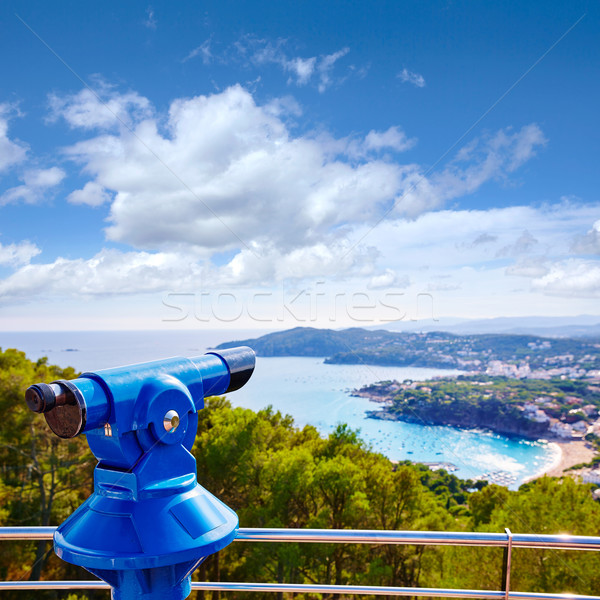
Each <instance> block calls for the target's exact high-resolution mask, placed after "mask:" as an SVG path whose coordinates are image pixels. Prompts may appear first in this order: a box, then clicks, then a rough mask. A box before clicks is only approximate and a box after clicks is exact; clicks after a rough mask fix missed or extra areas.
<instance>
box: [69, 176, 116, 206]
mask: <svg viewBox="0 0 600 600" xmlns="http://www.w3.org/2000/svg"><path fill="white" fill-rule="evenodd" d="M111 199H112V196H111V195H110V194H109V193H108V192H107V191H106V190H105V189H104V188H103V187H102V186H101V185H98V184H97V183H96V182H95V181H88V182H87V183H86V184H85V185H84V186H83V189H81V190H75V191H74V192H71V193H70V194H69V195H68V196H67V200H68V201H69V202H70V203H71V204H87V205H88V206H100V205H102V204H105V203H107V202H110V201H111Z"/></svg>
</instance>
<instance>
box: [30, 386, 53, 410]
mask: <svg viewBox="0 0 600 600" xmlns="http://www.w3.org/2000/svg"><path fill="white" fill-rule="evenodd" d="M25 402H27V406H28V407H29V410H32V411H33V412H36V413H45V412H48V411H49V410H52V409H53V408H54V407H55V406H56V393H55V391H54V389H53V386H51V385H48V384H47V383H36V384H34V385H31V386H29V387H28V388H27V391H26V392H25Z"/></svg>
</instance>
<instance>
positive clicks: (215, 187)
mask: <svg viewBox="0 0 600 600" xmlns="http://www.w3.org/2000/svg"><path fill="white" fill-rule="evenodd" d="M78 97H80V96H78ZM84 100H85V99H84ZM141 104H143V105H145V103H144V102H143V101H142V102H141ZM70 106H71V105H70ZM71 107H72V109H73V111H74V114H80V112H81V111H80V110H79V108H78V107H77V106H76V105H72V106H71ZM285 108H286V107H285V105H283V104H281V105H279V106H278V107H277V110H273V103H271V104H269V105H268V106H266V107H261V106H258V105H257V104H256V103H255V101H254V99H253V98H252V96H251V95H250V94H249V93H248V92H247V91H246V90H244V89H243V88H241V87H240V86H234V87H231V88H229V89H227V90H225V91H224V92H222V93H219V94H213V95H211V96H198V97H195V98H190V99H183V100H176V101H174V102H173V103H172V105H171V108H170V110H169V115H168V119H167V121H166V127H165V130H166V131H168V133H169V135H168V137H164V136H163V135H161V133H159V127H158V123H157V121H156V120H155V119H146V120H145V121H143V122H142V123H139V124H138V125H137V126H136V129H135V135H131V134H130V133H129V132H127V131H121V132H120V133H119V134H118V135H103V136H100V137H95V138H91V139H89V140H87V141H83V142H80V143H78V144H76V145H75V146H72V147H71V148H69V149H67V154H68V155H69V156H71V157H72V158H74V159H76V160H77V161H79V162H80V163H81V164H82V165H83V167H84V169H85V170H86V172H88V173H90V174H91V175H92V176H94V182H95V183H96V184H97V186H98V187H97V188H95V189H96V190H99V189H105V190H109V191H111V192H115V196H114V200H113V202H112V205H111V212H110V225H109V227H108V230H107V234H108V237H109V239H111V240H115V241H119V242H124V243H128V244H132V245H135V246H138V247H141V248H146V249H150V250H155V249H159V248H161V249H168V248H173V247H181V246H187V247H190V248H195V249H196V250H201V249H204V250H207V249H208V250H219V249H227V248H235V247H238V248H239V247H243V244H241V243H240V240H242V241H243V242H244V244H245V245H247V246H249V245H251V243H258V244H259V245H261V246H265V245H266V244H267V242H268V243H273V244H275V246H276V247H278V248H280V249H282V250H283V251H285V252H288V251H289V250H291V249H294V248H301V247H304V246H314V244H316V243H319V242H323V241H325V243H328V242H327V240H328V238H329V236H331V235H332V234H333V232H334V231H338V232H339V231H340V227H344V226H352V224H359V223H368V222H375V221H376V220H377V219H379V218H380V217H381V216H382V215H383V214H384V212H385V207H387V206H389V205H390V203H391V202H392V201H393V200H394V199H395V198H398V197H400V199H399V201H398V207H397V210H396V211H395V213H394V214H393V215H392V218H398V217H400V216H403V215H409V216H411V217H416V216H418V215H419V214H421V213H423V212H425V211H428V210H433V209H435V208H439V207H440V206H441V205H442V204H443V203H444V201H446V200H449V199H453V198H457V197H460V196H462V195H464V194H467V193H471V192H473V191H475V190H476V189H478V188H479V187H480V186H481V185H482V184H483V183H485V182H486V181H489V180H490V179H494V178H496V177H502V176H506V174H507V172H508V171H509V170H510V169H512V165H513V164H514V163H515V156H514V155H515V149H516V148H518V149H519V151H518V152H519V156H520V158H519V160H524V158H523V156H524V155H525V154H524V153H523V150H522V149H523V147H524V145H525V146H527V144H524V143H523V139H524V138H525V139H527V140H529V142H528V144H529V145H528V147H529V148H530V151H529V152H528V156H531V155H532V154H533V147H534V145H535V141H536V140H539V135H537V134H536V135H533V136H532V135H531V132H532V131H533V132H537V131H539V129H537V127H536V126H529V127H525V128H523V129H522V130H521V131H519V132H516V133H506V132H504V131H501V132H500V133H499V134H497V135H496V136H494V137H492V138H491V139H488V140H486V141H485V142H480V144H479V145H478V146H477V147H476V148H474V149H473V150H471V153H470V157H469V160H468V159H467V157H463V160H462V162H461V163H460V164H459V163H452V164H451V165H450V166H448V167H447V168H446V169H444V170H443V171H441V172H440V173H437V174H433V175H432V176H430V177H429V179H428V178H427V177H424V176H423V174H422V173H421V170H420V168H419V167H418V166H417V165H400V164H397V163H395V162H390V161H389V160H382V159H379V158H377V156H376V154H372V155H371V156H370V157H367V158H364V157H363V159H362V160H359V161H358V163H355V164H353V162H352V161H350V160H348V157H352V158H354V159H356V158H357V156H360V154H361V152H362V153H364V152H365V148H367V149H371V151H372V152H373V153H375V152H376V150H377V149H385V148H386V147H392V148H396V149H400V148H403V147H406V146H407V144H409V143H412V142H409V141H408V140H407V138H406V137H405V135H404V134H403V133H402V132H401V131H400V130H399V129H398V128H395V127H392V128H390V129H388V130H387V131H385V132H383V133H378V132H373V131H372V132H370V133H369V134H368V135H367V136H366V138H365V140H362V141H361V140H358V141H357V140H353V141H352V143H350V142H348V140H336V139H334V138H331V137H329V138H328V141H326V142H323V141H322V139H321V138H311V137H308V136H301V137H294V136H293V135H292V133H291V132H290V130H289V129H288V127H287V125H286V123H285V121H284V120H283V118H284V117H285V114H284V112H283V111H285ZM87 122H88V121H85V122H84V124H83V126H87ZM140 140H143V144H141V143H140ZM148 148H151V149H152V152H150V151H149V150H148ZM357 148H358V149H359V150H357ZM333 149H335V152H333V151H332V150H333ZM153 153H154V154H156V155H158V156H159V157H162V160H163V161H164V163H163V164H161V162H159V161H158V160H157V158H156V156H154V155H153ZM336 153H337V154H336ZM334 154H336V155H335V156H334ZM165 165H168V168H166V166H165ZM174 174H176V176H175V175H174ZM419 180H420V181H419ZM417 181H419V185H418V186H417V187H416V188H415V189H414V190H411V189H410V188H411V185H412V183H413V182H415V183H416V182H417ZM404 190H406V193H405V196H404V197H402V192H403V191H404ZM78 196H79V195H76V196H75V197H78ZM79 197H80V196H79ZM98 201H99V199H98ZM232 232H234V233H235V235H232Z"/></svg>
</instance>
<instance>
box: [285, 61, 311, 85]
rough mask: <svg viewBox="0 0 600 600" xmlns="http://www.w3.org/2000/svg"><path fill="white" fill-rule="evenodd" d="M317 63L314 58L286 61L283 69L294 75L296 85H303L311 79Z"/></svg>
mask: <svg viewBox="0 0 600 600" xmlns="http://www.w3.org/2000/svg"><path fill="white" fill-rule="evenodd" d="M316 62H317V58H316V56H312V57H311V58H300V57H296V58H292V59H290V60H286V61H285V63H284V67H285V69H287V70H288V71H292V73H294V75H296V82H297V83H298V85H305V84H306V83H308V80H309V79H310V78H311V77H312V74H313V73H314V70H315V64H316Z"/></svg>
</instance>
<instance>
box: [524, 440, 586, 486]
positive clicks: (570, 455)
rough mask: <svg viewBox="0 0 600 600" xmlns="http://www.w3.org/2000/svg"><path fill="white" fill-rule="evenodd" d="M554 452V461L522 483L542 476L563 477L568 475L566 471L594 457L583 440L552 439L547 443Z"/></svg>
mask: <svg viewBox="0 0 600 600" xmlns="http://www.w3.org/2000/svg"><path fill="white" fill-rule="evenodd" d="M548 446H550V447H552V448H553V449H554V450H555V451H556V456H555V458H554V460H553V461H552V462H551V463H550V464H549V465H547V466H546V467H544V468H543V469H542V470H541V471H540V472H539V473H536V474H535V475H532V476H531V477H527V479H525V480H524V481H523V483H528V482H530V481H533V480H534V479H539V478H540V477H543V476H544V475H547V476H549V477H563V476H565V475H569V473H570V472H566V473H565V471H566V469H568V468H569V467H572V466H574V465H577V464H579V463H587V462H590V461H591V460H592V458H594V456H596V452H595V451H594V449H593V448H592V447H591V445H590V444H589V443H588V442H586V441H585V440H557V439H553V440H551V441H550V442H549V443H548Z"/></svg>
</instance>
